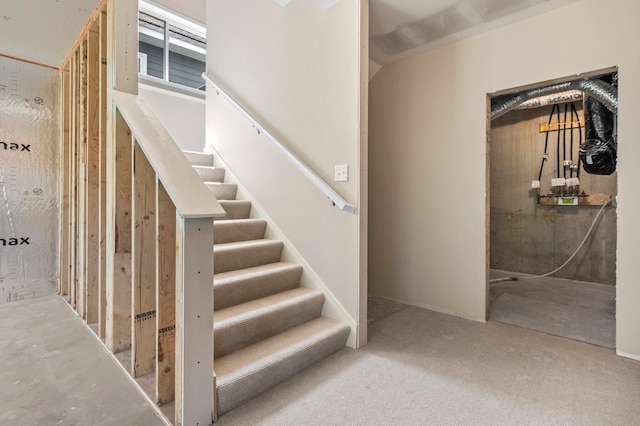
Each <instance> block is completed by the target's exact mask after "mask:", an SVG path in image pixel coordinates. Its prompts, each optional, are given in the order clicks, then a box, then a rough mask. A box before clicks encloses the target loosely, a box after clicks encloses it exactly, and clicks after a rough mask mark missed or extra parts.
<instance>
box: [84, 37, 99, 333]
mask: <svg viewBox="0 0 640 426" xmlns="http://www.w3.org/2000/svg"><path fill="white" fill-rule="evenodd" d="M86 90H87V100H86V103H87V106H86V113H87V115H86V121H87V125H86V131H87V145H86V146H87V155H86V158H87V163H86V166H85V172H86V196H85V197H86V225H85V226H86V228H85V232H86V234H85V235H86V258H85V273H86V275H85V282H86V285H85V300H86V302H85V304H86V318H87V323H88V324H95V323H97V322H98V316H99V305H98V303H99V301H98V299H99V292H100V289H99V287H98V281H99V272H100V235H99V234H100V222H99V220H100V210H99V208H100V110H101V109H100V33H99V32H97V31H94V30H91V31H89V32H88V33H87V89H86Z"/></svg>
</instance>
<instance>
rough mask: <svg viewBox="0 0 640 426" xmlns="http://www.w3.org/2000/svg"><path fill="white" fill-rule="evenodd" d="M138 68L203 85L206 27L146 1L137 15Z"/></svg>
mask: <svg viewBox="0 0 640 426" xmlns="http://www.w3.org/2000/svg"><path fill="white" fill-rule="evenodd" d="M138 28H139V44H138V50H139V53H138V72H139V73H140V74H145V75H149V76H151V77H156V78H159V79H162V80H166V81H170V82H172V83H177V84H182V85H184V86H189V87H193V88H199V87H201V86H203V85H204V80H202V77H201V74H202V72H203V71H204V70H205V64H206V47H207V40H206V29H205V28H204V27H203V26H202V25H200V24H197V23H195V22H192V21H190V20H188V19H186V18H183V17H181V16H178V15H176V14H174V13H172V12H169V11H167V10H166V9H163V8H161V7H159V6H156V5H154V4H153V3H149V2H146V1H141V2H140V13H139V17H138Z"/></svg>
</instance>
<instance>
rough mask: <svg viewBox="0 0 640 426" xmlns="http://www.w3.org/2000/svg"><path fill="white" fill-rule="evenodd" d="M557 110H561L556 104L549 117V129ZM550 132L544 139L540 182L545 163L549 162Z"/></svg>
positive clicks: (539, 175)
mask: <svg viewBox="0 0 640 426" xmlns="http://www.w3.org/2000/svg"><path fill="white" fill-rule="evenodd" d="M556 108H559V107H558V105H557V104H554V105H553V107H552V108H551V114H550V115H549V121H548V122H547V129H548V128H549V127H551V120H553V113H554V112H555V110H556ZM549 133H551V132H549V131H548V130H547V134H546V135H545V137H544V155H543V156H542V162H541V163H540V172H539V173H538V182H540V181H541V180H542V169H543V168H544V162H545V161H546V160H547V148H548V147H549Z"/></svg>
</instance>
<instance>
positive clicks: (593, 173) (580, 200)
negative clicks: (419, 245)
mask: <svg viewBox="0 0 640 426" xmlns="http://www.w3.org/2000/svg"><path fill="white" fill-rule="evenodd" d="M617 87H618V73H617V69H616V68H609V69H607V70H601V71H596V72H591V73H587V74H581V75H579V76H573V77H569V78H564V79H559V80H554V81H552V82H545V83H540V84H535V85H531V86H528V87H525V88H518V89H510V90H505V91H503V92H499V93H495V94H492V95H490V108H491V113H490V119H489V129H490V130H489V133H488V135H489V155H488V161H489V166H488V170H489V173H490V179H489V181H488V184H489V185H490V188H489V191H488V192H489V196H490V202H489V205H490V209H489V210H490V213H489V215H490V217H489V226H488V227H489V236H488V239H489V247H490V249H489V251H490V260H489V271H488V272H489V273H488V276H489V284H488V309H489V319H490V320H495V321H500V322H504V323H507V324H512V325H515V326H520V327H525V328H530V329H535V330H538V331H542V332H546V333H549V334H554V335H558V336H562V337H566V338H570V339H574V340H578V341H582V342H587V343H591V344H595V345H599V346H604V347H609V348H615V285H616V243H617V241H616V240H617V233H616V232H617V231H616V226H617V224H616V221H617V220H616V195H617V185H618V183H617V172H616V161H617V143H618V140H617V106H618V103H617ZM623 143H624V142H623Z"/></svg>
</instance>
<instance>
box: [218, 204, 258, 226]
mask: <svg viewBox="0 0 640 426" xmlns="http://www.w3.org/2000/svg"><path fill="white" fill-rule="evenodd" d="M218 202H219V203H220V205H221V206H222V208H223V209H224V211H226V212H227V215H226V216H225V217H221V218H218V219H216V222H217V221H225V220H233V219H248V218H249V214H250V213H251V201H246V200H218Z"/></svg>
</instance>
